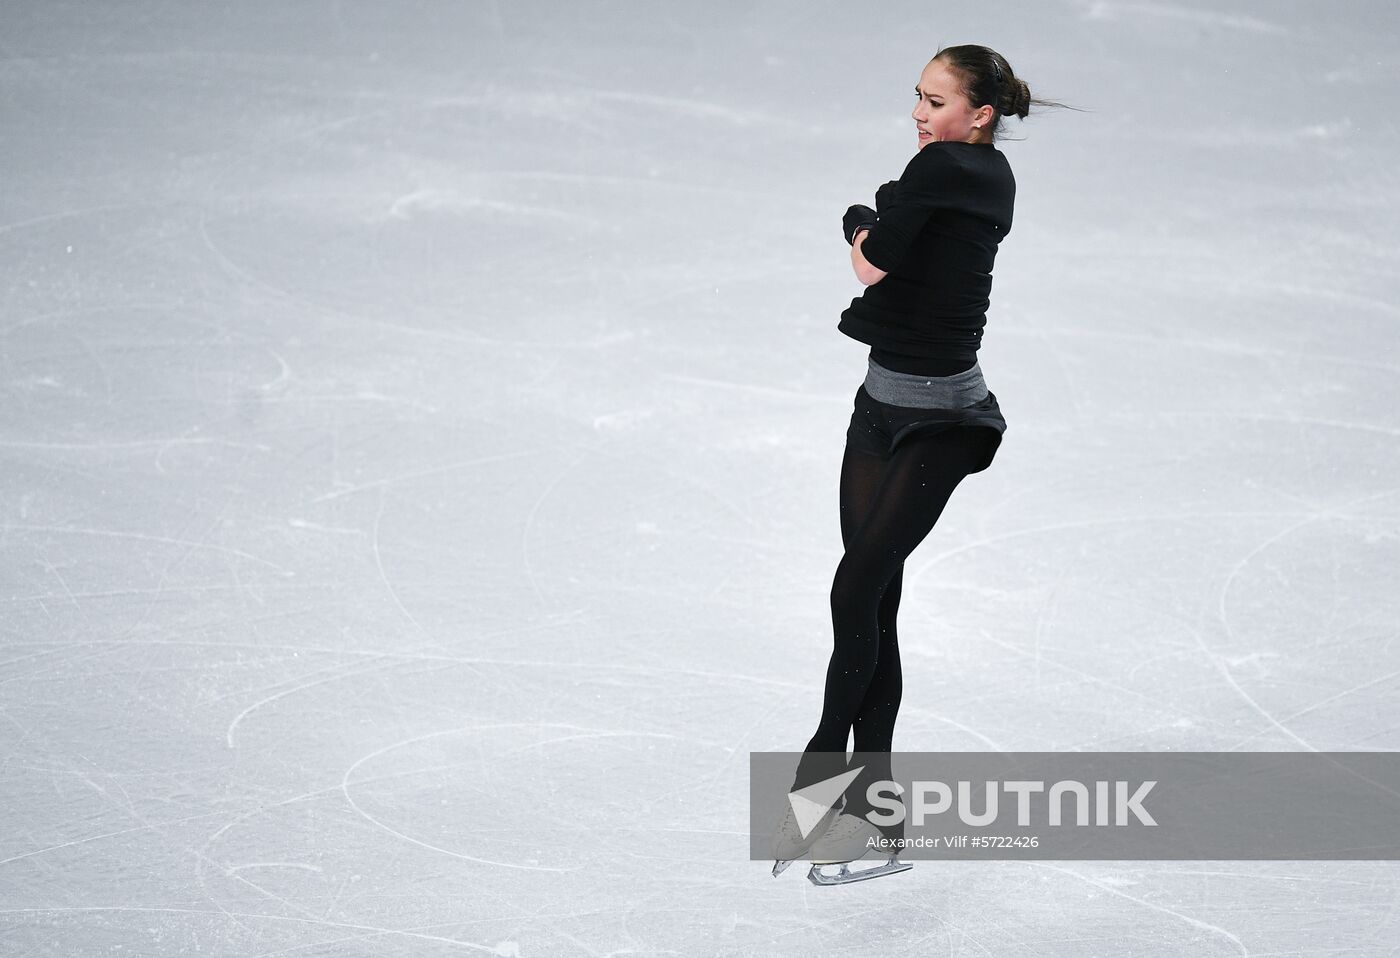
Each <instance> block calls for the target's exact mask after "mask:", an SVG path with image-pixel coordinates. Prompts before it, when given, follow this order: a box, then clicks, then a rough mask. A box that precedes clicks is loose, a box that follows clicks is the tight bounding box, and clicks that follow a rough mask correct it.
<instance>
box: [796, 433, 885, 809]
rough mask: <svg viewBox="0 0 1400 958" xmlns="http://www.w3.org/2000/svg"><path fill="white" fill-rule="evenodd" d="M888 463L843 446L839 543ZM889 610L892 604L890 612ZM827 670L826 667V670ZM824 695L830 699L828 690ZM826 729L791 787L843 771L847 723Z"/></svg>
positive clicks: (857, 521) (854, 527) (845, 540)
mask: <svg viewBox="0 0 1400 958" xmlns="http://www.w3.org/2000/svg"><path fill="white" fill-rule="evenodd" d="M888 462H889V460H888V459H883V458H880V457H879V456H874V455H870V454H869V453H865V452H861V451H860V450H858V449H855V448H853V447H852V446H850V445H847V446H846V451H845V454H844V455H843V457H842V459H841V484H840V488H839V490H838V494H839V506H840V510H841V542H842V545H843V546H845V545H849V544H850V541H851V540H852V539H853V538H855V534H856V532H857V531H858V530H859V529H860V526H861V523H863V522H864V521H865V517H866V516H867V515H868V514H869V513H870V508H871V506H872V505H874V503H875V495H876V493H877V492H879V489H880V481H881V480H882V479H883V478H884V475H885V467H886V465H887V464H888ZM897 604H898V598H897V596H896V606H897ZM882 608H883V606H882ZM893 611H894V608H893V607H892V608H891V615H892V614H893ZM877 656H878V651H877ZM877 669H878V664H877ZM829 671H830V669H829V668H828V673H829ZM828 684H829V682H828ZM827 698H828V699H829V698H830V694H829V693H828V696H827ZM827 732H828V733H829V734H825V735H823V734H822V732H821V731H819V732H818V735H817V736H815V737H813V739H812V740H811V741H810V742H808V743H807V749H806V752H807V755H806V756H804V758H803V761H802V762H801V765H800V767H799V769H798V772H797V777H796V779H795V780H794V781H793V788H794V789H796V788H800V787H802V786H804V785H809V784H811V783H812V782H817V781H821V780H822V779H826V778H830V777H831V776H832V775H835V774H837V773H838V772H841V771H844V770H845V754H846V743H847V740H848V739H849V737H850V723H849V722H848V723H847V726H846V728H845V729H844V730H840V731H839V733H838V731H837V730H835V729H828V730H827ZM817 752H825V753H839V756H840V758H839V760H838V759H837V756H836V755H835V754H830V755H818V754H815V753H817Z"/></svg>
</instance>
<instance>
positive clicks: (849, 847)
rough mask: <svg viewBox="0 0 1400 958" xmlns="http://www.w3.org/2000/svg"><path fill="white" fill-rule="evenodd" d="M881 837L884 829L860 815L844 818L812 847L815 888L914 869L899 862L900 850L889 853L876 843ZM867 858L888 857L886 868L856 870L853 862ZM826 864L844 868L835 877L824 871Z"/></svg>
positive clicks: (811, 877) (839, 819)
mask: <svg viewBox="0 0 1400 958" xmlns="http://www.w3.org/2000/svg"><path fill="white" fill-rule="evenodd" d="M879 838H880V830H879V829H878V828H876V827H875V826H874V825H872V824H871V823H870V822H869V821H867V820H866V819H865V818H863V817H861V816H859V815H840V816H838V817H837V819H836V821H835V822H833V823H832V825H831V827H830V828H828V829H827V830H826V833H825V834H824V835H822V836H821V838H819V839H817V840H816V842H814V843H813V844H812V850H811V854H810V855H809V856H808V857H809V858H810V860H811V862H812V869H811V871H809V872H807V878H808V880H809V881H811V883H812V884H814V885H848V884H850V883H851V882H854V881H865V880H866V879H867V878H880V877H882V876H884V875H893V874H895V873H897V872H902V871H908V870H909V869H911V868H913V867H914V866H913V864H912V863H908V862H902V861H900V860H899V853H898V852H897V851H888V850H886V849H882V848H880V847H879V846H878V845H876V844H875V840H878V839H879ZM866 855H879V856H881V857H885V856H888V859H889V860H888V861H886V862H885V863H884V864H883V865H876V866H875V867H873V868H864V869H860V870H858V871H852V870H851V868H850V865H851V863H853V862H855V861H858V860H859V859H861V858H864V857H865V856H866ZM823 865H840V866H841V870H840V871H838V872H837V873H836V874H834V875H828V874H826V873H824V872H823V871H822V866H823Z"/></svg>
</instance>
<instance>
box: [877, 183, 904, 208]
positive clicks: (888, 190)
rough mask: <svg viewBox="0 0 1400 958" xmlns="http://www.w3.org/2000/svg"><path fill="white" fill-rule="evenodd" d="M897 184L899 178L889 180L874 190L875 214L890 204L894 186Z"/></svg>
mask: <svg viewBox="0 0 1400 958" xmlns="http://www.w3.org/2000/svg"><path fill="white" fill-rule="evenodd" d="M897 186H899V180H890V181H889V182H888V183H886V184H885V185H884V186H882V187H880V188H879V189H878V190H876V191H875V212H876V213H877V214H879V213H883V212H885V210H886V208H888V207H889V205H890V200H892V199H894V191H895V187H897Z"/></svg>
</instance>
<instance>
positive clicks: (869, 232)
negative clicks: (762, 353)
mask: <svg viewBox="0 0 1400 958" xmlns="http://www.w3.org/2000/svg"><path fill="white" fill-rule="evenodd" d="M914 93H915V95H916V96H917V98H918V103H917V104H916V105H915V107H914V111H913V119H914V125H915V126H916V127H917V130H918V152H917V153H915V155H914V157H913V159H911V160H910V161H909V163H908V165H907V166H906V167H905V169H904V172H903V174H902V175H901V176H900V178H899V179H898V180H893V181H891V182H889V183H886V184H885V185H884V186H882V187H880V189H879V190H878V191H877V192H876V194H875V209H873V210H872V209H871V208H870V207H868V206H861V205H857V206H852V207H851V208H850V209H848V210H847V211H846V215H845V217H844V219H843V228H844V233H845V237H846V241H847V242H848V243H850V244H851V265H852V266H853V267H854V268H855V274H856V278H857V279H859V280H860V282H861V283H862V284H863V285H864V286H865V287H866V289H865V292H864V293H863V294H862V295H860V296H859V297H857V298H856V299H854V300H852V301H851V305H850V308H848V309H847V310H845V311H844V312H843V313H842V314H841V321H840V323H839V325H838V326H837V328H838V329H839V330H840V331H841V332H842V333H845V334H846V335H847V336H850V337H851V338H853V339H855V340H857V341H859V342H862V343H865V344H868V345H869V346H870V347H871V349H870V353H869V356H868V358H867V372H866V376H865V382H864V383H862V384H861V386H860V387H859V388H858V389H857V390H856V394H855V403H854V410H853V412H852V414H851V421H850V425H849V427H848V429H847V432H846V448H845V453H844V457H843V459H842V463H841V485H840V507H841V540H842V543H843V544H844V546H845V554H844V555H843V556H842V558H841V562H840V564H839V565H838V566H837V568H836V575H835V579H834V581H833V582H832V586H831V618H832V625H833V627H834V635H835V641H834V646H833V649H832V653H831V661H830V664H829V665H828V667H827V672H826V689H825V699H824V702H823V705H822V713H821V720H820V722H819V723H818V725H817V730H816V733H815V734H814V735H813V736H812V738H811V740H810V741H809V742H808V743H807V747H806V750H805V751H804V753H803V757H802V759H801V761H800V763H799V765H798V770H797V775H796V778H795V780H794V782H793V786H792V790H793V791H796V790H797V789H800V788H803V787H805V786H807V785H810V784H814V783H816V782H819V781H824V780H826V779H828V778H831V777H833V776H835V775H840V774H842V773H844V772H846V771H847V770H848V767H849V768H850V769H855V768H859V769H860V772H859V774H858V775H857V776H856V777H855V778H854V780H853V781H852V782H851V783H850V785H848V787H847V788H846V790H845V806H844V808H839V807H833V808H832V809H831V810H830V811H828V812H827V814H826V816H825V818H823V819H822V820H821V822H820V823H819V824H818V825H817V826H816V827H815V828H813V829H812V830H811V831H810V832H808V833H807V834H806V835H802V834H800V829H799V830H794V823H793V821H792V817H793V816H792V813H791V810H789V821H788V822H786V823H785V824H784V826H780V830H779V832H780V837H779V840H778V843H777V844H776V845H775V857H776V858H777V859H778V862H777V864H776V865H775V867H774V874H775V875H776V874H778V873H779V872H780V871H781V870H782V869H783V868H784V867H786V865H787V862H788V861H790V860H792V859H794V858H798V857H802V855H803V853H804V852H807V851H809V850H810V855H809V856H807V857H809V858H810V860H811V861H812V862H813V865H812V870H811V872H810V873H809V877H810V878H811V879H812V881H813V882H815V883H817V884H831V883H840V882H845V881H854V880H858V879H860V878H868V877H874V876H876V875H880V874H889V873H891V872H893V871H902V870H904V869H906V868H909V867H911V866H909V865H907V864H902V863H899V862H898V861H897V860H896V858H895V856H894V854H891V853H890V852H889V851H885V852H884V854H887V855H889V862H888V863H887V864H885V865H882V866H879V867H878V868H874V869H866V870H865V871H863V872H851V871H849V870H848V869H847V867H846V865H845V864H842V868H841V874H840V876H837V877H835V878H833V877H829V876H826V875H823V874H822V872H821V871H820V866H821V864H823V863H845V862H849V861H854V860H855V859H858V858H860V857H862V856H863V855H864V854H866V853H867V851H869V843H868V840H869V839H870V838H872V837H877V836H878V837H883V838H885V839H887V840H888V841H890V842H893V843H896V844H897V842H898V840H899V839H900V838H901V837H902V834H903V830H902V825H897V826H890V827H886V828H881V829H877V828H876V826H875V825H874V824H872V823H871V822H870V821H869V820H868V819H867V818H866V817H865V816H866V814H867V813H869V812H870V811H872V808H871V805H870V803H869V802H868V801H867V798H866V788H867V786H868V785H870V784H872V783H874V782H878V781H880V780H883V779H888V778H891V777H892V775H891V768H890V761H889V753H890V751H891V746H892V739H893V736H894V725H895V716H896V714H897V713H898V711H899V704H900V697H901V692H902V688H903V683H902V677H901V672H900V663H899V639H898V636H897V633H896V630H895V616H896V613H897V612H898V609H899V599H900V594H901V588H902V580H903V572H904V560H905V559H907V558H908V557H909V554H910V553H911V552H913V551H914V548H915V547H916V546H917V545H918V544H919V543H920V542H922V541H923V540H924V537H925V536H927V535H928V534H929V531H930V530H931V529H932V528H933V526H934V523H935V522H937V521H938V517H939V516H940V515H941V514H942V512H943V508H944V506H945V505H946V504H947V502H948V498H949V496H950V495H952V492H953V490H954V489H955V488H956V487H957V485H958V483H959V482H961V481H962V480H963V478H964V477H966V476H969V475H971V474H972V473H975V472H981V471H982V470H984V469H986V468H987V467H988V466H990V465H991V463H992V459H993V457H994V456H995V455H996V451H997V449H998V448H999V447H1000V445H1001V439H1002V434H1003V433H1004V432H1005V430H1006V420H1005V419H1004V418H1003V417H1002V413H1001V407H1000V406H999V405H998V404H997V398H996V396H995V395H994V394H993V393H992V391H991V390H990V389H988V388H987V384H986V382H985V381H984V380H983V378H982V370H981V367H980V366H979V365H978V363H977V348H978V346H979V345H980V344H981V342H982V329H983V327H984V326H985V325H986V321H987V308H988V306H989V304H990V299H989V296H990V293H991V287H992V275H991V274H992V263H993V260H994V259H995V257H996V252H997V247H998V244H1000V243H1001V241H1002V240H1003V239H1005V238H1006V236H1007V234H1008V233H1010V231H1011V214H1012V207H1013V204H1014V201H1015V196H1016V181H1015V178H1014V177H1013V176H1012V173H1011V167H1010V165H1009V164H1008V163H1007V160H1006V157H1005V156H1004V155H1003V154H1002V153H1001V151H1000V150H998V149H997V148H996V145H995V140H996V139H997V134H998V132H999V127H1000V124H1001V120H1002V118H1003V117H1005V116H1016V117H1019V118H1024V117H1025V116H1026V115H1027V114H1028V113H1029V112H1030V107H1031V104H1032V103H1036V104H1049V103H1051V102H1052V101H1043V100H1033V99H1032V98H1031V95H1030V89H1029V87H1028V86H1027V85H1026V83H1025V81H1024V80H1021V79H1018V78H1017V77H1016V75H1015V73H1014V72H1013V71H1012V69H1011V65H1010V64H1009V63H1007V62H1006V59H1005V58H1004V57H1002V56H1001V55H1000V54H998V53H996V52H995V51H993V50H990V49H988V48H987V47H984V46H977V45H963V46H954V47H947V48H944V49H940V50H939V51H938V54H937V55H936V56H935V57H934V58H933V59H932V60H931V61H930V62H929V64H928V66H926V67H924V70H923V73H922V74H921V75H920V77H919V82H918V85H917V86H916V87H915V90H914ZM1054 105H1056V106H1059V105H1062V104H1054ZM852 731H854V738H855V742H854V746H855V747H854V755H853V757H852V759H851V761H850V763H849V766H848V763H847V759H846V744H847V737H848V735H850V733H851V732H852ZM838 812H839V814H838ZM784 833H786V835H785V838H784ZM785 839H786V841H785ZM851 849H855V851H854V852H852V851H851Z"/></svg>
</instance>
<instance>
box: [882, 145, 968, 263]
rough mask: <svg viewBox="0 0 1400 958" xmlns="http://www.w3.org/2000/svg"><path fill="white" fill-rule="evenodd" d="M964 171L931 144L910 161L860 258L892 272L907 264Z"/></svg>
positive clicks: (955, 187) (953, 191)
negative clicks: (915, 246) (925, 227)
mask: <svg viewBox="0 0 1400 958" xmlns="http://www.w3.org/2000/svg"><path fill="white" fill-rule="evenodd" d="M960 172H961V170H960V168H959V167H958V164H957V163H956V162H955V161H954V159H953V158H952V157H951V156H949V154H948V153H946V152H944V151H943V150H940V149H938V147H937V146H936V145H935V144H929V145H928V146H926V147H924V148H923V149H921V150H919V152H917V153H915V154H914V156H913V157H912V158H911V159H910V160H909V163H908V165H907V166H905V168H904V172H903V173H902V174H901V175H900V177H899V184H898V186H896V187H895V191H894V196H893V197H892V198H891V200H890V202H889V205H888V207H887V208H886V209H883V210H881V211H880V221H879V222H878V223H876V224H875V226H874V227H872V228H871V230H870V232H869V233H867V234H866V237H865V241H864V243H862V244H861V248H860V251H861V255H862V256H864V257H865V261H866V262H867V263H869V264H870V265H871V266H874V267H875V268H876V269H879V270H883V271H885V272H886V273H888V272H891V271H893V270H894V269H895V268H897V267H898V266H899V264H900V263H901V262H903V261H904V257H905V255H906V254H907V253H908V252H909V248H910V247H911V246H913V245H914V240H916V239H917V238H918V236H919V233H920V232H922V230H923V228H924V225H925V224H926V223H927V222H928V218H929V216H930V215H932V213H933V211H934V210H936V209H938V208H939V207H941V206H947V205H949V198H950V196H952V195H955V194H956V191H957V189H958V180H959V174H960Z"/></svg>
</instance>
